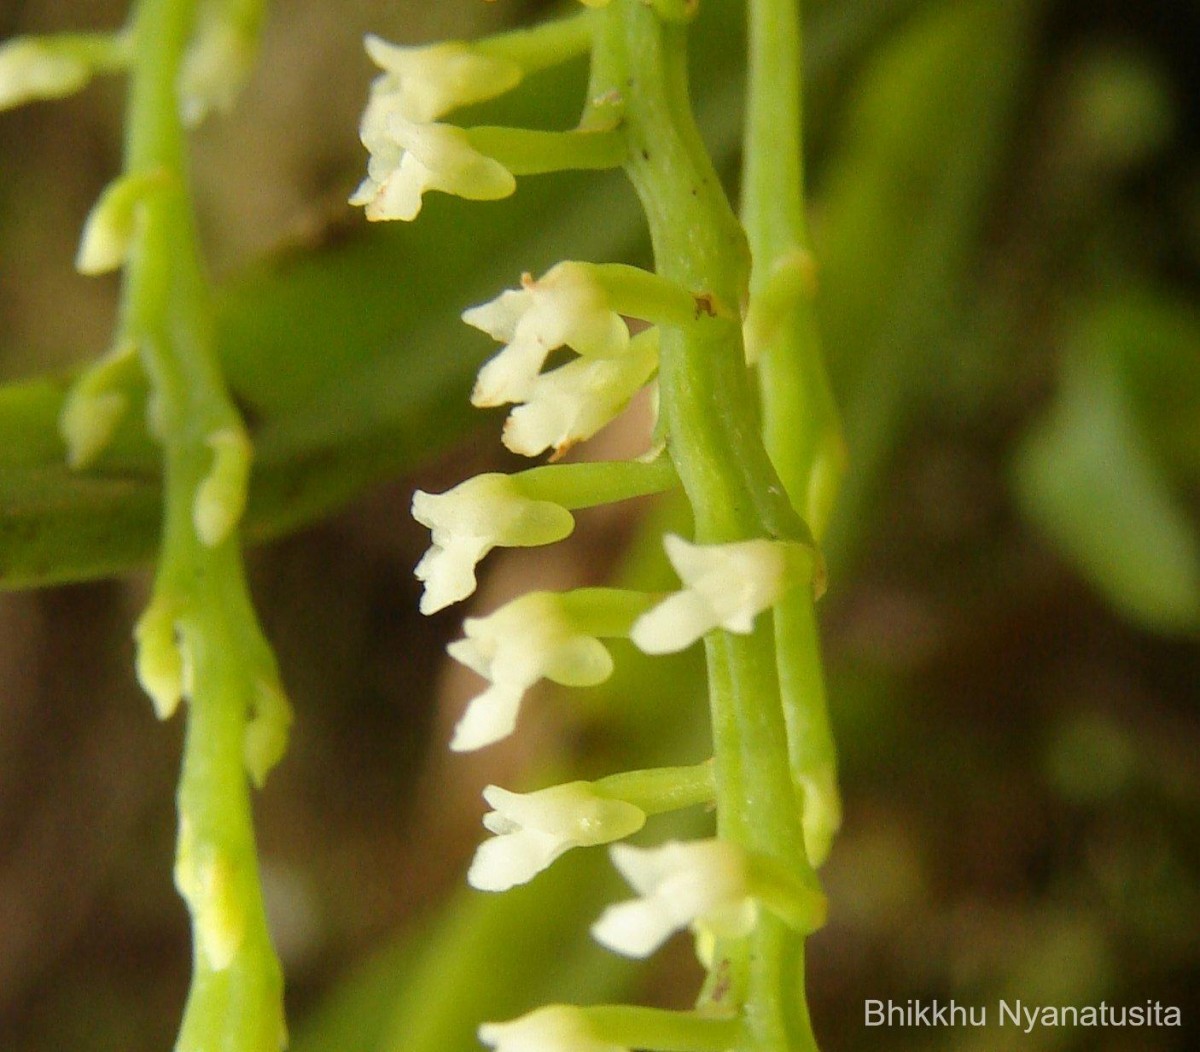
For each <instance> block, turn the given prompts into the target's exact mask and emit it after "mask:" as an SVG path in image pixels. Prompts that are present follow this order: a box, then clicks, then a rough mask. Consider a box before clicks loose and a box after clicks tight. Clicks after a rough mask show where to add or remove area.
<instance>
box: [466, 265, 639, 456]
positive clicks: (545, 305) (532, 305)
mask: <svg viewBox="0 0 1200 1052" xmlns="http://www.w3.org/2000/svg"><path fill="white" fill-rule="evenodd" d="M617 307H618V304H616V303H614V297H613V295H612V292H611V290H610V289H608V288H606V287H605V283H604V282H603V280H602V277H601V275H600V274H599V272H598V271H597V269H596V268H593V267H590V266H589V265H588V264H585V263H576V262H570V261H568V262H565V263H559V264H558V265H557V266H555V267H553V268H551V269H550V270H549V271H547V272H546V273H545V274H544V275H543V276H542V277H541V278H539V279H537V280H534V279H533V277H531V276H530V275H529V274H526V275H524V276H523V277H522V279H521V288H519V289H510V290H508V291H505V292H502V293H501V294H500V295H499V296H498V297H496V299H494V300H492V301H491V302H490V303H485V304H483V305H482V306H479V307H472V308H470V309H469V310H467V311H464V312H463V321H465V322H466V323H467V324H468V325H472V326H474V327H475V328H477V329H480V330H482V331H483V332H486V333H487V334H488V335H489V336H491V337H492V338H493V339H495V340H499V341H501V342H502V343H504V345H505V346H504V349H503V350H502V351H501V352H500V353H499V354H497V355H495V356H494V357H493V358H492V359H491V360H490V361H489V362H488V363H487V364H486V365H484V367H483V368H482V369H481V370H480V372H479V379H478V381H477V382H476V384H475V390H474V391H473V392H472V393H471V402H472V404H474V405H477V406H480V407H486V406H499V405H508V404H516V405H517V406H518V408H517V409H515V410H513V412H512V413H511V414H510V415H509V418H508V422H507V424H506V425H505V428H504V435H503V439H504V444H505V445H506V446H508V448H509V449H511V450H512V451H513V452H514V453H521V454H523V455H525V456H529V457H535V456H537V455H538V454H540V453H542V452H544V451H545V450H547V449H553V450H554V453H555V456H556V457H557V456H561V455H562V454H563V453H565V452H566V451H567V450H568V449H569V448H570V447H571V446H573V445H574V444H575V443H577V442H582V441H584V440H586V439H588V438H591V437H592V436H593V435H594V434H596V432H597V431H599V430H600V429H601V428H602V427H604V425H605V424H607V423H609V422H610V421H611V420H613V419H614V418H615V417H616V416H617V415H618V414H619V413H620V412H621V411H622V410H623V409H624V408H625V406H626V405H628V403H629V400H630V399H631V398H632V397H633V395H634V394H636V393H637V391H638V390H639V389H640V388H641V387H642V386H643V385H645V384H646V382H647V381H648V380H649V379H650V377H651V376H652V375H653V374H654V372H655V370H656V369H657V367H658V350H657V343H656V336H655V335H654V334H653V332H652V331H651V332H647V333H644V334H642V335H641V336H640V337H636V338H633V339H631V338H630V334H629V328H628V326H627V325H626V323H625V321H624V320H623V318H622V316H621V314H620V313H619V312H618V309H617ZM647 320H649V319H647ZM560 347H569V348H570V349H571V350H572V351H574V352H576V354H577V355H578V356H579V357H577V358H576V359H574V360H573V361H571V362H568V363H567V364H566V365H561V366H559V367H558V368H557V369H553V370H551V371H550V372H548V373H543V372H542V367H543V366H544V365H545V362H546V359H547V358H548V357H549V355H550V354H551V352H552V351H555V350H557V349H558V348H560Z"/></svg>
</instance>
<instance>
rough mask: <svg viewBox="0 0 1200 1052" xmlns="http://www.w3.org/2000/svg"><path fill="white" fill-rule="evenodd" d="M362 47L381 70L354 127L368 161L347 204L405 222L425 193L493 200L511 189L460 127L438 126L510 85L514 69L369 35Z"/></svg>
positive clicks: (457, 50) (461, 52)
mask: <svg viewBox="0 0 1200 1052" xmlns="http://www.w3.org/2000/svg"><path fill="white" fill-rule="evenodd" d="M366 48H367V54H369V55H370V56H371V58H372V60H373V61H374V62H375V64H376V65H377V66H378V67H379V68H380V69H381V70H382V71H383V72H382V73H380V74H379V76H377V77H376V78H375V81H374V83H373V84H372V85H371V94H370V98H369V99H368V102H367V106H366V109H365V110H364V112H363V117H362V123H361V125H360V127H359V136H360V138H361V139H362V143H363V145H364V146H365V147H366V148H367V151H368V152H369V154H370V160H369V161H368V164H367V177H366V179H364V180H363V182H362V183H361V184H360V185H359V187H358V189H357V190H356V191H355V192H354V194H353V195H352V196H351V198H350V203H351V204H352V205H361V206H363V208H364V209H365V211H366V216H367V218H368V219H370V220H372V221H375V220H381V219H401V220H406V221H407V220H412V219H415V218H416V217H417V214H418V213H419V212H420V211H421V198H422V195H424V194H425V193H426V192H427V191H429V190H440V191H442V192H443V193H447V194H455V195H457V196H459V197H464V198H467V199H468V200H471V201H494V200H497V199H499V198H502V197H508V196H509V195H510V194H511V193H512V192H513V191H514V190H515V189H516V186H517V183H516V180H515V179H514V178H513V175H512V173H511V172H510V171H509V170H508V169H507V168H505V167H504V165H502V164H500V162H499V161H496V160H493V159H492V158H490V157H487V156H485V155H484V154H482V153H480V152H479V151H478V150H476V149H475V148H474V147H472V146H471V144H470V142H469V141H468V139H467V135H466V133H465V132H464V131H463V130H462V129H461V128H455V127H453V126H452V125H449V124H442V123H438V121H439V118H441V117H443V116H445V115H446V114H448V113H450V112H451V111H453V110H456V109H458V108H459V107H462V106H467V105H470V104H471V103H475V102H482V101H484V100H485V99H490V98H493V97H495V96H496V95H501V94H503V93H504V92H506V91H508V90H509V89H511V88H513V87H515V86H516V85H517V84H518V83H519V82H520V80H521V76H522V71H521V68H520V67H519V66H517V65H516V64H515V63H513V62H508V61H505V60H504V59H498V58H493V57H490V56H487V55H481V54H478V53H476V52H474V51H472V50H471V49H470V48H468V47H467V46H466V45H464V44H455V43H447V44H437V45H434V46H432V47H400V46H397V45H395V44H389V43H387V42H386V41H384V40H381V39H380V38H379V37H375V36H369V37H367V39H366Z"/></svg>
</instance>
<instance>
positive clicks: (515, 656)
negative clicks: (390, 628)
mask: <svg viewBox="0 0 1200 1052" xmlns="http://www.w3.org/2000/svg"><path fill="white" fill-rule="evenodd" d="M463 631H464V632H466V638H465V639H460V640H457V641H456V642H454V643H451V644H450V646H449V647H447V648H446V649H447V650H448V652H449V654H450V656H451V657H452V658H454V659H455V660H456V661H460V662H462V664H464V665H466V666H467V667H468V668H470V669H472V670H473V671H475V672H477V673H479V675H481V676H483V678H484V679H486V680H489V681H490V683H491V686H490V687H489V688H488V689H487V690H485V691H484V692H483V693H482V694H480V695H479V696H478V697H476V698H475V699H473V700H472V701H471V703H470V704H469V705H468V706H467V710H466V712H465V713H463V717H462V719H461V720H459V722H458V726H457V727H456V728H455V729H454V737H453V739H452V740H451V742H450V748H451V749H453V750H454V751H456V752H465V751H468V750H471V749H480V748H482V747H483V746H485V745H491V744H492V743H493V742H496V741H499V740H500V739H502V738H506V737H507V736H508V735H509V734H511V733H512V731H513V728H514V727H515V726H516V722H517V713H518V711H519V709H520V706H521V699H522V698H523V697H524V696H525V692H526V691H527V690H528V689H529V688H530V687H532V686H533V685H534V684H535V683H537V682H538V680H541V679H549V680H552V681H553V682H555V683H561V684H562V685H563V686H566V687H589V686H594V685H595V684H597V683H602V682H604V680H606V679H608V677H609V676H610V675H612V669H613V662H612V657H611V656H610V655H609V653H608V651H607V650H606V649H605V647H604V644H603V643H601V642H600V640H598V639H596V638H595V637H594V636H589V635H587V634H585V633H583V632H580V631H579V630H578V629H577V628H576V627H575V626H574V624H573V623H572V620H571V618H570V616H569V615H568V614H567V612H566V610H565V609H564V606H563V604H562V596H561V595H559V594H558V593H555V592H530V593H529V594H528V595H523V596H521V597H520V598H519V599H514V600H513V601H512V602H511V603H507V604H505V605H504V606H502V607H500V609H499V610H497V611H496V612H495V613H494V614H491V615H489V616H488V617H468V618H467V619H466V621H465V622H464V623H463Z"/></svg>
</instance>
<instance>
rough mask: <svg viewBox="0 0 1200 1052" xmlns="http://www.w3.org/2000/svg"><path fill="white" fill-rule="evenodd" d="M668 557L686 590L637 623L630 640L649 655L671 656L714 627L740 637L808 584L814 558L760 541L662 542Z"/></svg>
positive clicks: (799, 548)
mask: <svg viewBox="0 0 1200 1052" xmlns="http://www.w3.org/2000/svg"><path fill="white" fill-rule="evenodd" d="M663 546H664V547H665V548H666V550H667V558H669V559H670V560H671V565H672V566H673V567H674V568H675V572H676V573H678V574H679V577H680V580H682V581H683V583H684V585H685V586H686V587H685V588H684V590H683V591H681V592H675V593H673V594H672V595H670V596H668V597H667V598H666V599H664V600H663V601H662V602H661V603H659V604H658V605H657V606H656V607H654V608H653V609H651V610H648V611H647V612H646V613H645V614H643V615H642V616H641V617H639V618H638V619H637V621H636V622H635V623H634V626H633V631H632V633H631V635H630V638H631V639H632V640H633V642H634V643H635V644H636V645H637V646H638V647H639V648H640V649H641V650H642V651H644V652H645V653H647V654H671V653H674V652H675V651H678V650H683V649H684V648H685V647H688V646H691V644H692V643H694V642H696V640H698V639H700V638H701V637H702V636H703V635H705V634H706V633H708V632H711V631H712V630H713V629H714V628H724V629H727V630H728V631H730V632H739V633H742V634H745V633H748V632H750V631H751V630H752V629H753V627H754V619H755V617H757V616H758V615H759V614H760V613H762V611H764V610H766V609H767V608H768V607H771V606H774V605H775V603H776V602H778V601H779V599H780V597H781V596H782V595H783V594H784V592H786V591H787V590H788V588H790V587H792V586H794V585H796V584H798V583H800V582H801V581H802V580H803V579H804V575H803V564H805V563H806V562H807V563H808V564H809V566H811V553H810V551H809V549H807V548H805V547H804V546H803V545H801V544H797V543H794V542H788V541H769V540H765V539H756V540H750V541H735V542H733V543H730V544H690V543H689V542H687V541H685V540H684V539H683V538H682V537H677V536H675V535H674V534H667V536H666V537H664V538H663Z"/></svg>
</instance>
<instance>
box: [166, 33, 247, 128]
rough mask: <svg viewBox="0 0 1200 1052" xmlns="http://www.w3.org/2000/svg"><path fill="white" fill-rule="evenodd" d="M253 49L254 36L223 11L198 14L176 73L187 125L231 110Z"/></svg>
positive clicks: (184, 119)
mask: <svg viewBox="0 0 1200 1052" xmlns="http://www.w3.org/2000/svg"><path fill="white" fill-rule="evenodd" d="M256 50H257V49H256V38H255V35H254V34H253V33H248V32H247V31H246V30H245V29H244V28H242V27H241V26H238V25H234V24H232V23H231V22H230V21H229V20H228V19H227V18H225V17H224V13H223V12H221V13H217V12H211V13H208V14H207V15H205V16H202V17H201V19H200V26H199V28H198V30H197V31H196V34H195V35H194V36H193V38H192V42H191V44H190V45H189V46H188V49H187V52H186V53H185V54H184V57H183V67H182V69H181V70H180V72H179V109H180V116H181V117H182V119H183V122H184V123H185V124H186V125H188V126H189V127H193V128H194V127H195V126H196V125H198V124H199V123H200V122H201V121H203V120H204V118H205V117H207V116H208V115H209V114H210V113H228V112H229V111H230V110H231V109H233V104H234V102H236V101H237V97H238V93H239V92H240V91H241V90H242V87H243V85H244V84H245V83H246V80H247V78H248V77H249V75H250V71H251V69H252V68H253V66H254V57H255V51H256Z"/></svg>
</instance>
